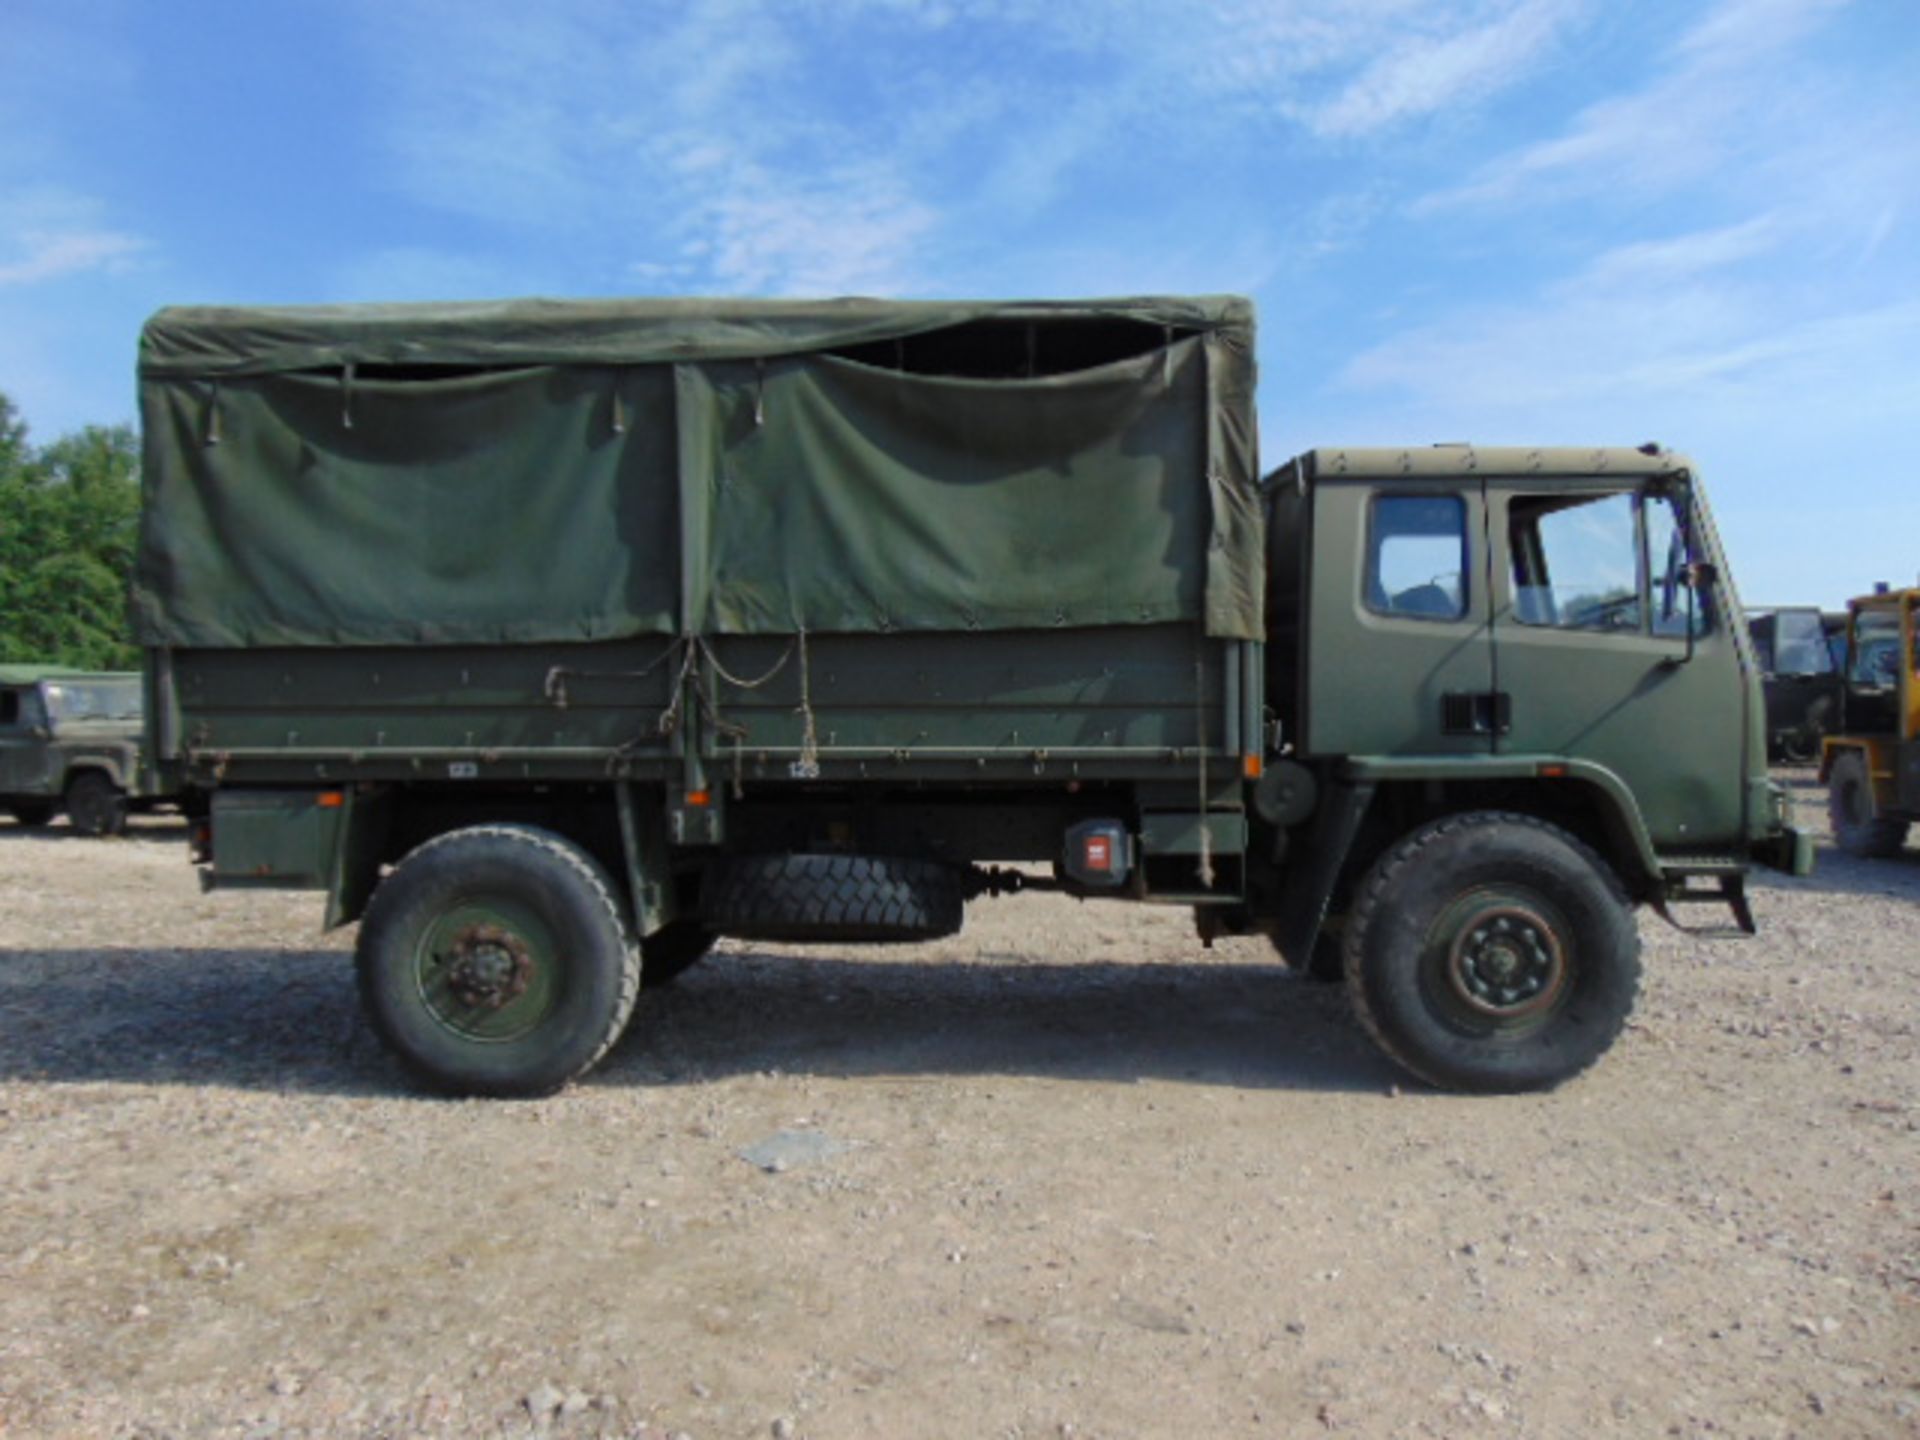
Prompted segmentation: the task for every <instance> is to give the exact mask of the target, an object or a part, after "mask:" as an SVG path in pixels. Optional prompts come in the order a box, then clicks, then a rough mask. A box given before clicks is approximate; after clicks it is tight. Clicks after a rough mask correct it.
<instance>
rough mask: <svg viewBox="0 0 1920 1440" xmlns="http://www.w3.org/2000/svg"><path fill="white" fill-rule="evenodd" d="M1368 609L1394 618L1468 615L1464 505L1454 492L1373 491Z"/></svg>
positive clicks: (1369, 517)
mask: <svg viewBox="0 0 1920 1440" xmlns="http://www.w3.org/2000/svg"><path fill="white" fill-rule="evenodd" d="M1363 583H1364V586H1365V598H1366V606H1367V609H1369V610H1371V611H1373V612H1374V613H1375V614H1376V615H1391V616H1394V617H1396V618H1399V619H1413V620H1458V619H1460V618H1461V617H1462V616H1464V615H1465V614H1466V613H1467V506H1466V502H1465V501H1464V500H1463V499H1461V497H1460V496H1458V495H1431V494H1428V495H1376V496H1374V497H1373V501H1372V504H1371V507H1370V510H1369V514H1368V517H1367V564H1366V575H1365V579H1364V582H1363Z"/></svg>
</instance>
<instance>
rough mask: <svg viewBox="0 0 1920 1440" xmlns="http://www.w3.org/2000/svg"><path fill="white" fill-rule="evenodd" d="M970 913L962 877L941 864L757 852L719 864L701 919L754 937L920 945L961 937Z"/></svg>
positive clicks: (709, 877) (713, 872)
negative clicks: (963, 921)
mask: <svg viewBox="0 0 1920 1440" xmlns="http://www.w3.org/2000/svg"><path fill="white" fill-rule="evenodd" d="M964 908H965V905H964V895H963V893H962V889H961V878H960V872H959V871H958V870H957V869H955V868H954V867H953V866H951V865H945V864H942V863H940V862H939V861H935V860H915V859H901V858H893V857H885V856H869V855H807V854H800V855H756V856H744V857H738V858H731V859H726V860H721V861H717V862H716V863H715V864H714V866H713V868H712V869H711V870H709V872H708V875H707V880H706V884H705V887H704V891H703V895H702V904H701V919H702V920H703V922H704V923H706V924H708V925H710V926H712V927H713V929H715V930H717V931H719V932H720V933H721V934H723V935H739V936H743V937H745V938H748V939H770V940H797V941H815V940H818V941H826V942H833V941H858V940H900V941H914V940H937V939H939V938H941V937H942V936H946V935H952V934H955V933H957V932H958V931H959V929H960V924H961V917H962V914H963V911H964Z"/></svg>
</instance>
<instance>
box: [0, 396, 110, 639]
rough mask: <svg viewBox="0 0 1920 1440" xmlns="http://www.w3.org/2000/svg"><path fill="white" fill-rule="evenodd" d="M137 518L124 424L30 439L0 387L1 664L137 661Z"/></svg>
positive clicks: (11, 403) (87, 428) (88, 428)
mask: <svg viewBox="0 0 1920 1440" xmlns="http://www.w3.org/2000/svg"><path fill="white" fill-rule="evenodd" d="M139 519H140V446H139V441H138V440H137V439H136V438H135V435H134V432H133V427H132V426H130V425H89V426H87V427H86V428H85V429H84V430H81V431H79V432H77V433H75V434H72V435H63V436H61V437H60V438H59V439H58V440H55V441H53V442H52V443H51V444H48V445H42V446H35V445H33V444H31V443H29V441H28V439H27V427H26V423H25V422H24V421H23V420H22V419H21V418H20V413H19V411H18V410H17V409H15V408H14V404H13V402H12V401H11V400H9V399H8V398H7V397H6V395H5V394H0V661H6V662H9V663H14V664H23V663H45V664H54V665H77V666H80V667H81V668H83V669H88V670H124V669H131V668H133V667H135V666H137V665H138V664H139V663H140V651H139V649H138V647H136V646H135V645H134V643H133V633H132V627H131V626H130V625H129V623H128V619H127V586H128V583H129V581H130V580H131V579H132V576H133V554H134V543H135V536H136V532H137V530H138V527H139Z"/></svg>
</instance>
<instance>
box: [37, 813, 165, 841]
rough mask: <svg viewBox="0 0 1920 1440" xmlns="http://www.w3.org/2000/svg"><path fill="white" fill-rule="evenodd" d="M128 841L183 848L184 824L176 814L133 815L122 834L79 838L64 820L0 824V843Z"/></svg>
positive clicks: (77, 833) (75, 831)
mask: <svg viewBox="0 0 1920 1440" xmlns="http://www.w3.org/2000/svg"><path fill="white" fill-rule="evenodd" d="M128 840H153V841H159V842H163V843H172V842H177V843H179V844H182V845H184V844H186V840H187V822H186V821H185V820H183V819H181V818H180V817H179V816H177V815H154V816H146V815H136V816H135V817H134V818H133V819H132V820H131V821H129V822H128V825H127V833H126V834H125V835H82V834H81V833H80V832H79V831H78V830H75V829H74V828H73V827H72V826H71V825H69V824H68V823H67V822H66V821H65V820H50V821H48V822H47V823H46V824H45V825H15V824H0V844H10V845H11V844H18V845H119V844H124V843H125V842H126V841H128Z"/></svg>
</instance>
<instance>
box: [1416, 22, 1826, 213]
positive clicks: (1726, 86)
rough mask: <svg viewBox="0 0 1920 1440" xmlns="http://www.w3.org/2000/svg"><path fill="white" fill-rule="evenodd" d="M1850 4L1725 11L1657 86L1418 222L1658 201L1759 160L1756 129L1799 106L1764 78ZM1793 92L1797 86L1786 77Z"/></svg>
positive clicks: (1496, 162)
mask: <svg viewBox="0 0 1920 1440" xmlns="http://www.w3.org/2000/svg"><path fill="white" fill-rule="evenodd" d="M1839 3H1841V0H1722V3H1720V4H1719V5H1717V6H1716V7H1715V8H1714V9H1713V11H1712V12H1711V13H1710V14H1709V15H1708V16H1707V18H1706V19H1704V20H1703V21H1701V22H1700V23H1699V24H1698V25H1696V26H1694V27H1693V28H1692V29H1691V30H1690V31H1688V32H1687V33H1686V34H1685V35H1684V36H1683V37H1682V38H1681V39H1680V41H1679V42H1678V43H1677V44H1676V45H1675V46H1674V47H1673V50H1672V51H1671V53H1670V54H1669V55H1668V56H1667V57H1666V58H1665V61H1664V63H1663V64H1662V65H1660V66H1659V67H1657V68H1656V69H1655V71H1654V78H1653V79H1652V80H1651V81H1649V83H1647V84H1646V85H1644V86H1642V87H1640V88H1639V89H1637V90H1633V91H1630V92H1628V93H1626V94H1622V95H1616V96H1610V97H1608V98H1607V99H1605V100H1602V101H1599V102H1597V103H1595V104H1593V105H1590V106H1588V107H1586V108H1585V109H1583V110H1581V111H1580V112H1579V113H1578V114H1577V115H1576V116H1575V117H1574V118H1573V120H1572V122H1571V123H1570V124H1568V126H1567V127H1566V128H1565V130H1563V131H1562V132H1561V133H1560V134H1558V135H1556V136H1553V137H1552V138H1550V139H1546V140H1540V141H1536V142H1534V143H1531V144H1528V145H1525V146H1522V147H1520V148H1518V149H1516V150H1512V151H1509V152H1508V153H1506V154H1504V155H1500V156H1498V157H1496V158H1495V159H1493V160H1491V161H1489V162H1487V163H1486V164H1485V165H1483V166H1482V167H1481V168H1480V169H1479V171H1478V173H1476V174H1475V175H1474V176H1473V177H1472V178H1471V179H1469V180H1468V181H1467V182H1466V183H1465V184H1464V185H1460V186H1457V187H1453V188H1450V189H1446V190H1441V191H1437V192H1435V193H1433V194H1431V195H1429V196H1427V197H1425V199H1424V200H1423V201H1422V202H1420V204H1418V205H1417V206H1416V207H1415V209H1416V212H1419V211H1423V210H1424V211H1432V210H1438V209H1445V208H1450V207H1457V206H1471V205H1484V204H1488V203H1493V202H1506V201H1511V200H1516V199H1521V198H1525V199H1526V200H1528V201H1530V202H1537V201H1539V200H1541V199H1543V198H1556V197H1563V196H1565V195H1566V194H1568V193H1574V192H1584V193H1593V192H1597V191H1607V190H1611V191H1617V192H1622V193H1627V194H1632V195H1637V196H1646V195H1649V194H1659V193H1662V192H1665V191H1668V190H1671V189H1673V188H1674V187H1676V186H1679V185H1683V184H1685V183H1687V182H1690V181H1695V180H1698V179H1700V178H1701V177H1702V176H1706V175H1709V174H1711V173H1713V172H1714V171H1716V170H1717V169H1719V168H1720V167H1723V166H1726V165H1728V164H1730V163H1734V162H1736V161H1739V160H1742V159H1744V158H1746V157H1747V156H1750V155H1751V153H1752V150H1753V147H1752V146H1751V145H1750V144H1749V143H1748V141H1749V138H1750V137H1749V127H1750V126H1754V125H1756V124H1757V125H1759V126H1761V127H1762V128H1771V127H1770V126H1767V125H1766V121H1767V119H1768V117H1769V116H1770V114H1773V113H1777V112H1779V111H1780V110H1781V109H1782V108H1783V107H1785V106H1790V104H1791V101H1790V99H1789V98H1787V97H1788V96H1790V94H1791V92H1790V91H1788V92H1783V91H1781V90H1780V89H1778V88H1776V86H1775V85H1773V84H1768V83H1760V82H1758V81H1757V80H1756V74H1755V72H1756V71H1758V70H1763V69H1766V68H1768V67H1770V66H1771V65H1773V64H1774V63H1775V62H1777V61H1779V60H1781V59H1782V58H1783V57H1784V58H1791V52H1792V47H1793V45H1794V43H1795V42H1796V41H1799V40H1801V39H1802V38H1804V37H1805V36H1806V34H1807V33H1808V32H1809V31H1810V30H1812V29H1814V28H1815V27H1816V26H1817V25H1818V24H1819V23H1820V22H1821V21H1822V20H1823V19H1825V18H1826V17H1827V15H1828V14H1829V13H1830V12H1831V11H1833V10H1834V9H1835V8H1836V7H1837V5H1838V4H1839ZM1779 79H1780V80H1781V81H1782V82H1783V83H1787V84H1791V77H1790V76H1780V77H1779Z"/></svg>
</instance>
